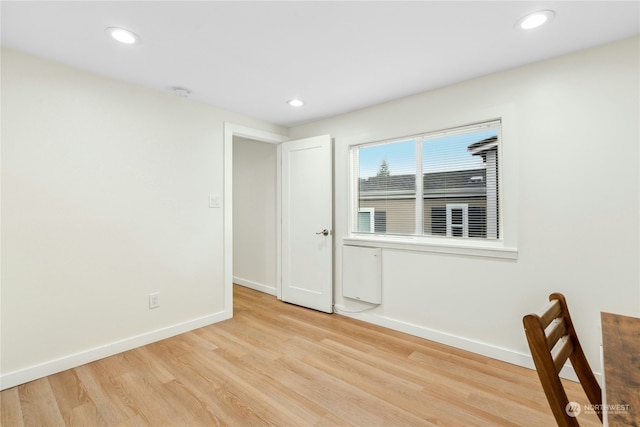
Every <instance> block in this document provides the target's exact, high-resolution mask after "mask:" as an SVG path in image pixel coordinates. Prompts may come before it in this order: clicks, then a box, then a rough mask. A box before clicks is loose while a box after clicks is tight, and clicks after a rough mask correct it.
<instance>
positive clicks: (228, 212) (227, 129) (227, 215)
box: [222, 122, 289, 317]
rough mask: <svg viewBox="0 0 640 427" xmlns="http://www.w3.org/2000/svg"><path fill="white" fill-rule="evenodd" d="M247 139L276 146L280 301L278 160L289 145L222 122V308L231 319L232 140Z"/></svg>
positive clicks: (266, 134)
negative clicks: (237, 138)
mask: <svg viewBox="0 0 640 427" xmlns="http://www.w3.org/2000/svg"><path fill="white" fill-rule="evenodd" d="M234 136H237V137H241V138H247V139H251V140H254V141H260V142H266V143H269V144H276V145H278V149H277V155H276V156H277V157H276V163H277V164H276V218H277V221H276V297H277V298H278V299H281V298H282V286H281V282H282V265H281V263H282V236H281V234H282V230H281V224H280V218H281V216H282V213H281V209H282V207H281V201H282V197H281V188H280V187H281V179H282V176H281V174H282V170H281V167H280V163H281V162H280V160H281V155H282V152H281V150H280V147H279V146H280V144H281V143H283V142H286V141H289V137H287V136H284V135H280V134H276V133H272V132H267V131H263V130H260V129H254V128H250V127H247V126H242V125H236V124H233V123H227V122H224V144H223V156H224V159H223V170H224V181H223V185H224V187H223V195H222V199H223V223H224V231H223V237H222V240H223V245H224V249H223V256H224V262H223V264H224V265H223V280H224V307H225V311H226V314H227V315H228V316H229V317H232V316H233V137H234Z"/></svg>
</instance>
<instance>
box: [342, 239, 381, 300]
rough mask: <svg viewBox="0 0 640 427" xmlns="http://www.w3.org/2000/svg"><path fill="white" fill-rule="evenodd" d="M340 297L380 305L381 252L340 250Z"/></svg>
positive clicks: (361, 249) (344, 247) (356, 248)
mask: <svg viewBox="0 0 640 427" xmlns="http://www.w3.org/2000/svg"><path fill="white" fill-rule="evenodd" d="M342 296H344V297H345V298H352V299H355V300H358V301H364V302H369V303H372V304H381V303H382V250H381V249H380V248H365V247H358V246H343V249H342Z"/></svg>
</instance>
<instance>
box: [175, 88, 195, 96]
mask: <svg viewBox="0 0 640 427" xmlns="http://www.w3.org/2000/svg"><path fill="white" fill-rule="evenodd" d="M171 91H172V92H173V94H174V95H175V96H179V97H181V98H188V97H189V96H191V91H190V90H189V89H186V88H183V87H173V88H171Z"/></svg>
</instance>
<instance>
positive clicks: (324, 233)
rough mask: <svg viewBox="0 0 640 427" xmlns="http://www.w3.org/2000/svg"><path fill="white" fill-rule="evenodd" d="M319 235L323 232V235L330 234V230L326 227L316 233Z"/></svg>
mask: <svg viewBox="0 0 640 427" xmlns="http://www.w3.org/2000/svg"><path fill="white" fill-rule="evenodd" d="M316 234H318V235H320V234H322V235H323V236H328V235H329V230H327V229H326V228H325V229H324V230H322V231H320V232H318V233H316Z"/></svg>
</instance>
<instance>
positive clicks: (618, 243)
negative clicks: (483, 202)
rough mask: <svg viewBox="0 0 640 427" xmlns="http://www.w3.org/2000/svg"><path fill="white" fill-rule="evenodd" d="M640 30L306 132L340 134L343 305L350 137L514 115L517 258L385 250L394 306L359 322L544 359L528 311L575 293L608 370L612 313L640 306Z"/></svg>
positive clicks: (589, 341) (510, 151)
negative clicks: (603, 336)
mask: <svg viewBox="0 0 640 427" xmlns="http://www.w3.org/2000/svg"><path fill="white" fill-rule="evenodd" d="M639 51H640V49H639V39H638V38H634V39H629V40H625V41H621V42H618V43H614V44H611V45H608V46H603V47H599V48H595V49H591V50H587V51H583V52H579V53H575V54H572V55H568V56H564V57H560V58H557V59H553V60H549V61H545V62H541V63H537V64H533V65H529V66H526V67H522V68H518V69H514V70H510V71H506V72H501V73H498V74H493V75H489V76H486V77H482V78H478V79H474V80H471V81H467V82H463V83H460V84H457V85H454V86H450V87H445V88H442V89H439V90H435V91H432V92H428V93H424V94H420V95H416V96H413V97H410V98H405V99H402V100H398V101H395V102H390V103H386V104H383V105H379V106H376V107H372V108H368V109H364V110H361V111H357V112H353V113H350V114H345V115H341V116H339V117H335V118H331V119H327V120H323V121H320V122H317V123H313V124H309V125H305V126H300V127H297V128H294V129H292V130H291V132H290V137H291V138H301V137H307V136H311V135H320V134H325V133H330V134H331V135H332V136H333V137H334V138H335V170H336V172H335V182H336V195H335V198H336V203H335V231H336V245H337V247H336V250H337V253H336V270H335V283H336V305H337V306H339V307H343V308H345V309H348V310H357V309H362V308H364V307H366V306H364V305H362V304H358V303H357V302H354V301H350V300H348V299H345V298H343V297H342V296H341V295H342V292H341V275H342V274H341V246H342V242H343V240H342V239H343V238H344V237H346V236H347V233H348V228H347V226H348V212H349V206H348V195H349V194H348V192H349V179H348V173H349V164H348V145H349V144H354V143H361V142H367V141H377V140H381V139H385V138H391V137H397V136H402V135H409V134H414V133H419V132H424V131H432V130H438V129H441V128H445V127H447V126H455V125H464V124H467V123H469V122H472V121H477V120H485V119H492V118H494V117H491V116H492V115H493V114H494V113H495V112H496V111H503V112H505V113H506V116H505V122H504V126H505V135H504V150H505V153H504V154H505V157H504V159H503V163H504V164H503V167H504V170H503V172H504V180H505V181H504V187H503V190H504V192H505V201H506V202H507V206H505V215H507V216H508V218H505V220H506V221H508V222H509V226H508V228H507V229H506V230H505V233H508V235H507V236H506V238H507V239H508V240H509V241H510V245H515V246H516V247H517V249H518V257H517V259H516V260H501V259H491V258H484V257H473V256H465V255H447V254H436V253H425V252H411V251H403V250H392V249H384V250H383V303H382V305H381V306H379V307H377V308H374V309H372V310H370V311H368V312H365V313H363V314H359V315H355V316H356V317H359V318H361V319H364V320H367V321H371V322H374V323H378V324H382V325H386V326H390V327H393V328H396V329H400V330H404V331H407V332H411V333H414V334H416V335H419V336H423V337H426V338H431V339H435V340H438V341H441V342H445V343H449V344H452V345H455V346H458V347H462V348H467V349H470V350H473V351H477V352H479V353H483V354H487V355H490V356H493V357H497V358H499V359H503V360H507V361H510V362H514V363H519V364H524V365H528V366H533V365H532V364H531V361H530V359H529V357H528V354H529V350H528V347H527V344H526V340H525V337H524V332H523V328H522V316H523V315H524V314H526V313H529V312H535V311H538V310H540V309H542V308H543V307H544V305H545V304H546V301H547V296H548V294H549V293H551V292H553V291H560V292H563V293H564V294H565V295H566V297H567V299H568V302H569V305H570V309H571V311H572V316H573V317H574V321H575V323H576V327H577V329H578V332H579V334H580V336H581V339H582V341H583V346H584V347H585V350H586V353H587V355H588V358H589V359H590V361H591V363H592V367H593V368H594V369H595V370H599V366H600V363H599V345H600V311H612V312H618V313H622V314H629V315H635V316H638V315H640V276H639V271H640V268H639V260H640V251H639V239H638V238H639V231H640V230H639V224H640V219H639V197H640V188H639V181H640V179H639V170H640V167H639V166H640V165H639V149H638V147H639V141H640V133H639V119H638V118H639V117H640V108H639V89H640V88H639V81H640V79H639V77H640V72H639V66H638V65H639Z"/></svg>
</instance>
